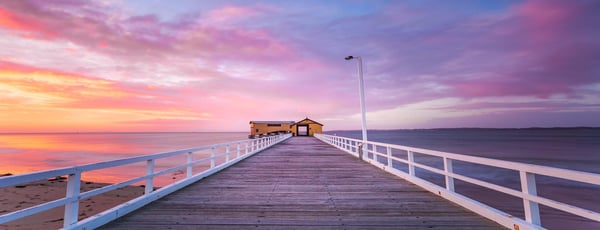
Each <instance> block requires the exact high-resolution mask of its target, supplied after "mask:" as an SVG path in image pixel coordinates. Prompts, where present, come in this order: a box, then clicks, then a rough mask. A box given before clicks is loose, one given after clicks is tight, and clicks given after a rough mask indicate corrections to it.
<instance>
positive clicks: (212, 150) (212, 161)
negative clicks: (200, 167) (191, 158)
mask: <svg viewBox="0 0 600 230" xmlns="http://www.w3.org/2000/svg"><path fill="white" fill-rule="evenodd" d="M215 151H217V150H216V148H215V147H212V148H210V168H214V167H215Z"/></svg>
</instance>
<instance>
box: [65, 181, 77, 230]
mask: <svg viewBox="0 0 600 230" xmlns="http://www.w3.org/2000/svg"><path fill="white" fill-rule="evenodd" d="M80 189H81V173H80V172H78V173H75V174H69V179H68V181H67V195H66V198H67V199H73V200H70V201H68V203H67V204H65V216H64V221H63V227H64V228H67V227H69V226H70V225H72V224H75V223H77V219H78V217H79V198H78V197H79V190H80Z"/></svg>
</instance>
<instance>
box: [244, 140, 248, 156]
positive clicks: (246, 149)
mask: <svg viewBox="0 0 600 230" xmlns="http://www.w3.org/2000/svg"><path fill="white" fill-rule="evenodd" d="M244 154H248V142H247V141H246V145H245V148H244Z"/></svg>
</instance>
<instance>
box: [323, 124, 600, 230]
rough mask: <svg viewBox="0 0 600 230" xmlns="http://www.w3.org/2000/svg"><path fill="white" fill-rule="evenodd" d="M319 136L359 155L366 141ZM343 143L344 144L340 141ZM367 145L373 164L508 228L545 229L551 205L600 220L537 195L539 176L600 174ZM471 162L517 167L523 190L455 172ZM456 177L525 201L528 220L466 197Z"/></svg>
mask: <svg viewBox="0 0 600 230" xmlns="http://www.w3.org/2000/svg"><path fill="white" fill-rule="evenodd" d="M315 137H317V138H318V139H320V140H322V141H323V142H325V143H328V144H331V145H333V146H335V147H337V148H339V149H341V150H343V151H345V152H347V153H349V154H351V155H354V156H358V155H357V153H358V152H359V151H358V149H359V148H360V145H361V144H362V140H357V139H352V138H345V137H340V136H331V135H325V134H315ZM340 143H341V144H340ZM364 145H372V151H370V152H371V154H372V156H373V157H371V158H369V154H367V151H368V150H367V151H364V158H363V160H364V161H367V162H368V163H370V164H373V165H375V166H377V167H379V168H381V169H383V170H386V171H388V172H390V173H392V174H394V175H397V176H399V177H401V178H403V179H405V180H407V181H410V182H412V183H414V184H416V185H419V186H421V187H423V188H424V189H426V190H428V191H430V192H432V193H435V194H438V195H440V196H442V197H443V198H445V199H448V200H450V201H452V202H454V203H456V204H458V205H461V206H463V207H465V208H467V209H470V210H472V211H474V212H476V213H479V214H480V215H482V216H485V217H487V218H489V219H491V220H493V221H495V222H497V223H499V224H501V225H503V226H505V227H507V228H511V229H544V228H543V227H542V226H541V223H542V221H541V218H540V211H539V205H544V206H547V207H550V208H554V209H557V210H560V211H563V212H567V213H571V214H574V215H576V216H581V217H584V218H587V219H590V220H593V221H598V222H600V213H598V212H595V211H592V210H587V209H584V208H581V207H576V206H573V205H570V204H566V203H563V202H560V201H556V200H552V199H549V198H545V197H540V196H538V195H537V188H536V181H535V176H536V175H543V176H549V177H554V178H559V179H564V180H567V181H574V182H581V183H587V184H592V185H600V174H595V173H589V172H581V171H575V170H568V169H560V168H554V167H548V166H540V165H533V164H525V163H518V162H510V161H503V160H496V159H489V158H482V157H475V156H468V155H461V154H454V153H448V152H441V151H434V150H428V149H421V148H413V147H407V146H401V145H393V144H386V143H379V142H373V141H368V142H367V143H364ZM377 149H386V152H384V153H380V152H377ZM393 150H396V151H399V152H401V151H404V152H406V153H407V156H406V158H404V159H402V158H399V157H396V156H393V155H392V151H393ZM415 153H419V154H423V155H427V156H431V157H437V158H440V159H441V160H442V161H443V164H444V166H443V167H444V169H443V170H441V169H438V168H435V167H431V166H428V165H425V164H421V163H418V162H416V161H415V156H414V155H415ZM378 156H380V157H386V158H387V164H382V163H380V162H379V161H377V157H378ZM455 161H460V162H468V163H471V164H476V165H484V166H491V167H496V168H503V169H509V170H513V171H516V172H518V173H519V175H520V181H521V191H519V190H515V189H511V188H507V187H504V186H500V185H496V184H493V183H490V182H487V181H482V180H479V179H475V178H472V177H468V176H466V175H461V174H457V173H455V172H454V162H455ZM394 163H402V164H405V165H407V167H408V173H406V172H404V171H402V170H399V169H397V168H394V167H393V165H394ZM415 168H420V169H424V170H427V171H429V172H432V173H436V174H440V175H443V176H444V177H445V185H446V186H445V187H441V186H438V185H436V184H434V183H433V182H431V181H427V180H426V179H424V178H420V177H418V175H416V173H415ZM454 179H458V180H460V181H463V182H467V183H470V184H473V185H477V186H481V187H484V188H488V189H491V190H494V191H498V192H501V193H505V194H508V195H511V196H514V197H517V198H519V199H522V200H523V204H524V205H523V206H524V213H525V220H523V219H521V218H518V217H515V216H512V215H510V214H507V213H505V212H502V211H500V210H498V209H496V208H493V207H490V206H488V205H486V204H483V203H481V202H479V201H477V200H474V199H473V198H470V197H466V196H464V195H462V194H459V193H457V192H456V191H455V185H454Z"/></svg>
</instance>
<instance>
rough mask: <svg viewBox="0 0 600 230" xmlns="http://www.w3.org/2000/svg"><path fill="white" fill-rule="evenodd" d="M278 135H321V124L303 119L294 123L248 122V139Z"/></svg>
mask: <svg viewBox="0 0 600 230" xmlns="http://www.w3.org/2000/svg"><path fill="white" fill-rule="evenodd" d="M280 133H292V134H293V135H294V136H313V135H314V134H315V133H323V124H321V123H319V122H316V121H313V120H311V119H308V117H307V118H305V119H304V120H301V121H298V122H295V121H250V135H248V137H249V138H255V137H261V136H265V135H275V134H280Z"/></svg>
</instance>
